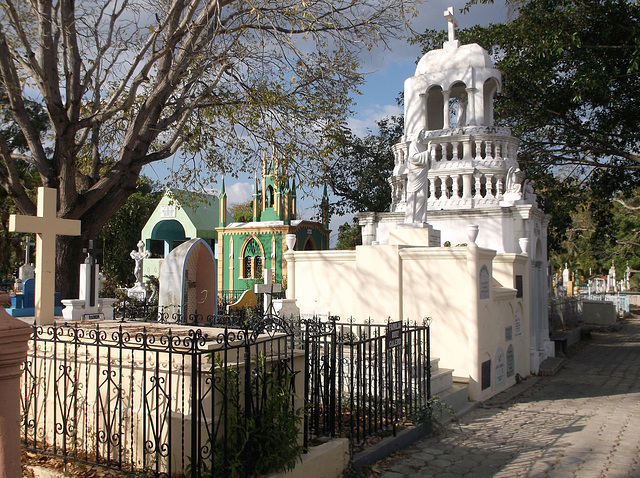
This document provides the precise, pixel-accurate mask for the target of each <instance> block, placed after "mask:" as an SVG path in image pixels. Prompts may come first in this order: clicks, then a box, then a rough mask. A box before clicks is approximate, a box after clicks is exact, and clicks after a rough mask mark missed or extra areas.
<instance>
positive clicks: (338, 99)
mask: <svg viewBox="0 0 640 478" xmlns="http://www.w3.org/2000/svg"><path fill="white" fill-rule="evenodd" d="M0 8H1V9H2V13H3V15H2V16H0V89H2V90H3V91H5V92H6V101H5V102H2V103H0V108H1V112H0V115H2V116H3V117H6V116H10V117H11V118H12V122H13V123H14V125H15V128H17V129H19V130H20V131H21V132H22V136H23V138H24V141H25V143H26V146H27V148H26V150H25V152H24V153H21V152H20V151H18V150H17V149H16V148H15V146H11V145H10V144H9V143H8V142H7V139H6V138H5V137H4V136H2V135H0V186H2V188H3V189H4V190H5V191H6V192H7V194H8V195H9V197H10V198H11V199H12V201H13V202H14V203H15V204H16V206H17V208H18V210H19V211H21V212H22V213H24V214H31V215H33V214H35V210H36V207H35V203H34V201H33V198H32V197H31V196H30V195H29V193H28V188H27V187H26V185H25V183H24V181H23V180H21V177H20V168H21V165H23V166H22V167H24V165H25V164H28V165H31V166H33V167H35V168H36V169H37V171H38V173H39V178H40V181H41V184H42V185H44V186H48V187H54V188H57V189H58V215H59V216H61V217H65V218H70V219H80V220H82V238H78V239H73V238H62V239H59V240H58V254H57V256H56V261H57V272H58V274H57V277H58V281H57V288H58V290H60V291H61V292H62V293H63V297H73V296H75V294H77V290H78V288H77V279H75V276H76V275H77V274H76V272H75V269H76V267H77V264H78V262H79V260H80V258H81V256H82V254H81V249H82V242H83V241H86V239H89V238H93V237H95V236H96V234H98V232H99V231H100V229H101V227H102V226H103V224H105V222H106V221H107V220H108V218H109V217H111V216H112V215H113V214H114V213H115V212H116V211H117V210H118V209H119V208H120V207H121V206H122V205H123V204H124V203H125V202H126V200H127V198H128V197H129V196H130V195H131V194H132V193H133V192H135V191H136V188H137V185H138V182H137V181H138V178H139V176H140V173H141V170H142V168H143V167H144V166H146V165H149V164H152V163H154V162H157V161H161V160H164V159H167V158H170V157H172V156H174V155H176V154H178V153H179V157H180V159H181V161H179V162H178V163H179V164H177V166H175V168H174V171H173V172H174V178H173V181H175V182H178V183H181V184H178V186H181V187H186V188H188V189H199V188H198V186H199V185H200V183H201V182H204V181H206V180H207V179H208V178H206V174H207V173H208V172H210V173H211V174H212V175H213V176H214V177H215V178H216V179H217V178H218V177H219V175H220V174H221V173H225V172H230V173H232V174H233V173H237V172H238V171H240V170H243V169H247V168H250V169H252V170H253V169H254V167H255V160H256V159H257V158H259V157H261V154H260V153H259V152H260V151H261V150H262V151H267V150H268V151H269V152H271V151H272V150H273V149H274V148H275V149H276V150H277V151H278V153H279V156H280V157H282V158H284V159H283V160H284V161H287V162H289V165H288V166H289V168H288V169H289V171H290V172H292V173H295V174H297V175H298V176H299V178H298V183H299V184H303V183H304V182H305V181H306V182H307V183H314V181H315V180H317V175H315V174H314V173H315V172H316V171H321V170H322V168H321V167H313V168H312V167H309V165H310V163H317V162H318V161H319V162H320V163H322V162H323V161H325V160H326V158H328V157H329V155H330V153H331V151H332V148H333V143H332V140H333V138H334V137H335V136H336V134H337V133H338V132H339V131H340V130H341V129H343V128H344V124H345V118H346V117H347V115H348V114H349V108H350V103H351V100H350V97H349V94H350V93H351V92H353V91H355V90H356V89H357V87H358V85H359V84H360V83H361V81H362V75H361V74H360V73H359V71H358V56H357V55H358V51H359V50H360V49H367V48H371V47H372V46H373V45H375V44H377V43H381V42H382V43H384V42H385V41H386V40H387V39H389V38H392V37H394V36H396V35H398V34H399V33H401V32H403V31H404V27H405V15H406V14H407V13H408V14H412V13H413V12H415V9H414V0H402V1H396V0H376V1H368V0H365V1H358V2H353V1H350V0H336V1H332V2H326V1H324V0H305V1H300V0H283V1H278V2H273V1H270V0H259V1H257V2H255V1H254V2H245V1H243V0H231V1H228V2H225V3H224V4H221V3H220V2H218V1H215V0H184V1H183V0H160V1H149V0H115V1H111V2H105V1H101V0H86V1H82V2H68V1H65V0H63V1H59V2H54V1H51V0H39V1H37V2H20V1H16V0H4V1H3V2H2V3H0ZM32 106H33V108H36V110H39V111H42V112H45V113H46V133H43V132H42V130H41V129H40V128H39V126H38V124H37V122H35V121H33V118H34V115H33V114H32V113H33V111H31V112H30V108H32ZM12 127H13V126H12ZM171 186H173V185H171Z"/></svg>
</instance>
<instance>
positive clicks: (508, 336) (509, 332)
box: [504, 325, 513, 342]
mask: <svg viewBox="0 0 640 478" xmlns="http://www.w3.org/2000/svg"><path fill="white" fill-rule="evenodd" d="M512 339H513V327H512V326H511V325H510V326H509V327H505V329H504V340H506V341H507V342H509V341H511V340H512Z"/></svg>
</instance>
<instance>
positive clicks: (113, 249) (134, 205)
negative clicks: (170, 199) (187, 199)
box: [96, 176, 162, 297]
mask: <svg viewBox="0 0 640 478" xmlns="http://www.w3.org/2000/svg"><path fill="white" fill-rule="evenodd" d="M161 198H162V190H161V187H160V185H159V184H157V183H154V182H151V181H149V180H148V179H147V178H145V177H144V176H143V177H142V178H141V179H140V181H139V185H138V190H137V191H136V192H135V193H134V194H132V195H131V196H129V199H127V202H125V203H124V205H123V206H122V207H121V208H120V209H118V211H117V212H116V213H115V214H114V215H113V216H111V218H110V219H109V220H108V221H107V223H106V224H105V225H104V227H103V228H102V230H101V231H100V234H98V236H97V237H96V245H97V246H98V247H100V248H101V249H102V254H98V258H101V259H102V260H101V261H100V262H101V264H102V265H101V270H102V272H103V273H104V275H105V279H106V280H105V283H106V284H107V285H108V286H110V290H109V291H105V293H106V294H105V295H103V297H115V295H109V294H113V293H114V292H115V290H113V288H115V287H116V286H120V287H122V286H125V285H126V286H132V285H133V281H134V275H133V269H134V262H133V260H132V259H131V257H130V255H129V254H130V252H131V251H135V250H137V244H138V241H139V240H140V235H141V233H142V228H143V227H144V225H145V224H146V223H147V221H148V220H149V217H151V214H152V213H153V211H154V210H155V208H156V206H157V205H158V203H159V202H160V199H161Z"/></svg>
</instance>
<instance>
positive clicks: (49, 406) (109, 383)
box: [22, 315, 430, 477]
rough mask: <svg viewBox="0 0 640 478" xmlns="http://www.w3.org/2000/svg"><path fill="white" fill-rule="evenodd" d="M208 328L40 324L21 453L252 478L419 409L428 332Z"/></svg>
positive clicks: (355, 439) (233, 320)
mask: <svg viewBox="0 0 640 478" xmlns="http://www.w3.org/2000/svg"><path fill="white" fill-rule="evenodd" d="M216 321H217V325H218V326H221V327H222V328H220V329H207V328H200V329H194V328H192V327H181V326H177V325H175V324H163V323H158V324H153V325H149V324H118V323H115V324H114V323H110V324H109V325H107V324H102V325H101V324H100V323H98V324H97V325H90V324H88V323H80V324H74V326H72V327H67V326H64V327H34V330H33V335H32V338H31V345H30V351H29V355H28V358H27V360H26V362H25V366H24V374H23V379H22V380H23V382H22V383H23V393H22V411H23V422H22V423H23V439H24V442H25V444H26V446H27V447H28V448H29V449H32V450H38V451H41V452H44V453H48V454H51V455H55V456H59V457H62V458H64V459H68V460H76V461H82V462H88V463H97V464H100V465H102V466H105V467H108V468H115V469H123V470H129V471H138V470H146V471H148V472H151V473H152V474H153V475H154V476H182V475H186V476H194V477H195V476H250V475H257V474H260V473H267V472H269V471H274V470H277V469H286V468H288V467H291V466H293V465H294V464H295V463H296V457H298V456H299V455H300V453H301V451H302V450H303V449H304V448H306V447H308V446H310V445H311V444H313V441H314V440H315V439H317V438H320V437H324V436H329V437H331V436H347V437H349V438H350V439H351V442H352V443H353V444H356V443H360V442H362V441H363V440H365V439H366V438H367V437H369V436H371V435H373V434H376V433H378V432H380V431H381V430H394V429H395V428H396V427H397V426H398V424H400V423H402V422H403V420H405V419H406V418H409V417H412V416H416V415H420V414H421V413H423V412H425V411H426V410H427V407H428V404H429V401H428V399H429V398H430V388H429V386H430V367H429V328H428V326H427V325H426V324H422V325H417V324H408V323H404V324H399V323H396V324H394V325H393V326H391V327H389V326H386V325H376V324H364V325H363V324H355V323H348V324H340V323H339V321H338V319H337V318H335V317H333V318H331V319H330V320H329V321H326V322H323V321H321V320H317V319H308V320H296V321H284V320H282V319H280V318H278V317H277V316H273V315H267V316H263V317H238V316H235V317H217V318H216ZM147 326H148V328H147Z"/></svg>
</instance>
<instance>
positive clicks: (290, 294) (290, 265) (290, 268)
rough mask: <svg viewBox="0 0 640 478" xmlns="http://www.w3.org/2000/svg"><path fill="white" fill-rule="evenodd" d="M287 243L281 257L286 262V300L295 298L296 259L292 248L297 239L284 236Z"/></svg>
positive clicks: (292, 236)
mask: <svg viewBox="0 0 640 478" xmlns="http://www.w3.org/2000/svg"><path fill="white" fill-rule="evenodd" d="M285 241H286V243H287V252H285V253H284V254H283V255H282V257H284V260H285V261H287V299H295V298H296V258H295V254H294V253H293V248H294V247H295V245H296V241H297V237H296V235H295V234H287V235H285Z"/></svg>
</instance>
